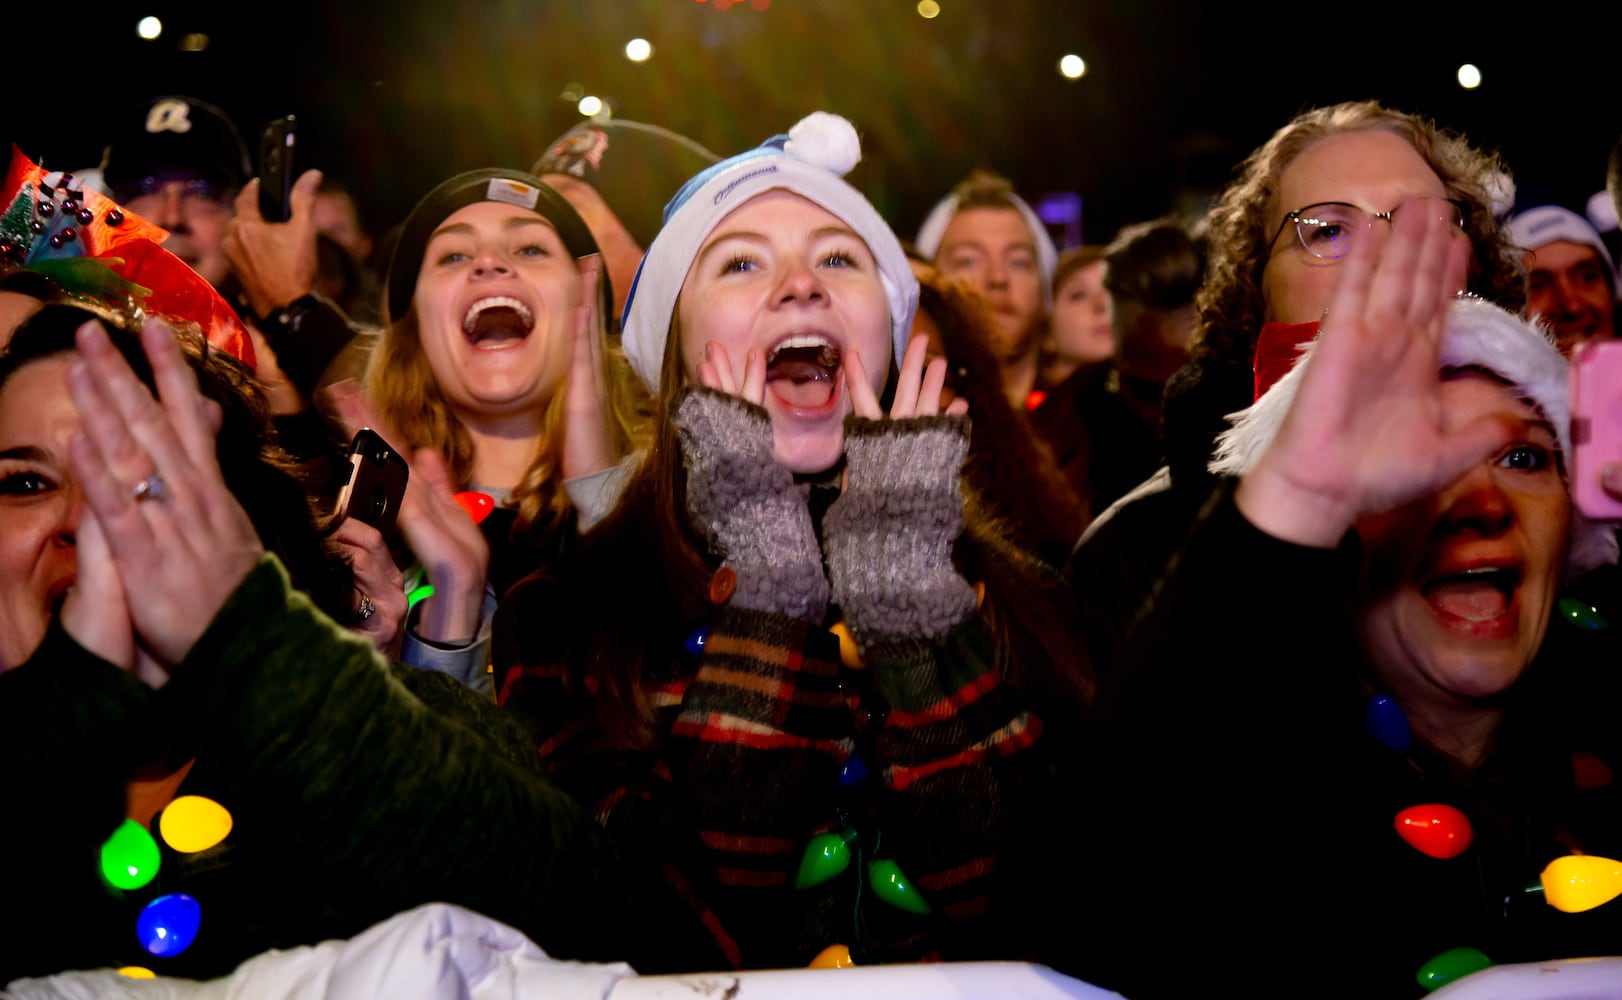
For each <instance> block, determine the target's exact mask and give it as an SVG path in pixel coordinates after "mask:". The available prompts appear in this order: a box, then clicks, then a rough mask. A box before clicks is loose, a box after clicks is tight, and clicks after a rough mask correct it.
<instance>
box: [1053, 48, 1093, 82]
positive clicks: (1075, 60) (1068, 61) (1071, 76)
mask: <svg viewBox="0 0 1622 1000" xmlns="http://www.w3.org/2000/svg"><path fill="white" fill-rule="evenodd" d="M1059 72H1060V73H1063V74H1064V76H1065V78H1066V79H1068V80H1079V79H1081V76H1082V74H1084V73H1086V72H1087V63H1086V62H1085V61H1084V60H1083V59H1082V58H1081V56H1078V55H1075V54H1071V55H1067V56H1065V57H1064V58H1062V59H1060V60H1059Z"/></svg>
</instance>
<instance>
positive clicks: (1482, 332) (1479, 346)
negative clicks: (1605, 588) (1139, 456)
mask: <svg viewBox="0 0 1622 1000" xmlns="http://www.w3.org/2000/svg"><path fill="white" fill-rule="evenodd" d="M1316 343H1317V341H1316V340H1314V341H1311V342H1309V343H1307V344H1304V345H1302V348H1301V360H1300V361H1298V362H1296V365H1295V367H1294V368H1291V369H1290V371H1289V373H1288V374H1286V375H1285V376H1284V377H1283V378H1281V379H1279V380H1278V381H1277V382H1275V383H1273V386H1272V388H1270V389H1268V390H1267V392H1266V393H1264V394H1263V395H1262V398H1260V399H1258V400H1256V402H1255V403H1254V404H1252V405H1251V406H1249V407H1246V408H1245V409H1243V410H1240V411H1239V412H1237V413H1231V414H1229V415H1228V421H1229V423H1231V424H1232V425H1233V426H1232V427H1230V428H1229V429H1228V430H1226V431H1223V432H1222V435H1221V436H1220V437H1218V438H1217V449H1216V455H1215V457H1214V458H1212V460H1211V464H1210V469H1211V471H1212V472H1214V473H1216V474H1218V475H1222V476H1242V475H1244V474H1245V473H1246V472H1248V471H1249V470H1250V469H1251V468H1253V467H1254V466H1255V464H1256V461H1257V459H1259V458H1261V455H1262V452H1264V451H1266V450H1267V446H1268V444H1270V443H1271V442H1272V440H1273V435H1274V434H1276V433H1277V432H1278V428H1279V426H1280V425H1281V424H1282V423H1283V422H1284V415H1285V414H1286V413H1288V412H1289V409H1290V404H1291V402H1293V401H1294V400H1295V393H1296V389H1297V388H1298V387H1299V386H1300V384H1301V378H1302V372H1304V371H1305V370H1306V367H1307V365H1308V363H1309V362H1310V361H1311V360H1312V348H1313V345H1314V344H1316ZM1441 362H1442V367H1443V368H1461V367H1466V366H1474V367H1478V368H1484V369H1486V370H1487V371H1490V372H1492V373H1493V374H1495V375H1497V376H1498V377H1499V378H1502V379H1503V380H1504V381H1506V382H1508V383H1509V384H1510V385H1512V386H1514V387H1515V390H1516V392H1518V393H1519V394H1520V395H1521V396H1523V397H1525V398H1526V399H1529V400H1531V402H1532V404H1533V405H1534V406H1535V407H1536V408H1537V411H1538V412H1539V413H1540V414H1541V415H1542V416H1543V418H1544V419H1545V420H1547V421H1548V422H1549V423H1550V424H1551V425H1553V427H1554V430H1555V434H1556V435H1557V436H1558V437H1559V439H1560V450H1561V451H1562V452H1563V453H1564V454H1565V455H1566V460H1567V462H1568V463H1569V462H1570V460H1571V405H1570V382H1569V378H1570V376H1569V366H1568V364H1567V362H1566V358H1565V355H1563V354H1561V353H1560V350H1559V348H1557V347H1555V346H1554V344H1553V343H1552V342H1551V341H1550V340H1549V338H1548V337H1547V336H1546V335H1545V334H1544V333H1543V332H1541V331H1540V330H1538V329H1537V328H1536V327H1534V326H1532V325H1531V324H1529V323H1527V322H1526V321H1525V320H1522V319H1520V318H1518V317H1516V316H1514V315H1512V314H1511V313H1509V312H1506V311H1505V310H1503V309H1501V308H1499V307H1498V306H1495V305H1493V304H1492V303H1490V302H1488V301H1486V300H1485V299H1481V298H1477V297H1475V296H1464V297H1461V298H1459V299H1458V300H1457V301H1455V302H1454V303H1453V305H1452V306H1451V307H1450V308H1449V310H1448V315H1447V326H1446V328H1445V329H1444V331H1443V335H1442V357H1441ZM1616 561H1617V542H1616V531H1615V529H1614V527H1613V526H1612V525H1609V524H1604V523H1601V522H1598V521H1591V520H1589V519H1588V518H1586V517H1584V516H1583V515H1582V512H1581V511H1579V510H1577V509H1576V507H1575V506H1574V507H1573V508H1572V523H1571V552H1570V559H1569V561H1568V565H1567V573H1568V574H1577V573H1582V572H1585V571H1587V570H1590V569H1593V568H1594V567H1596V566H1600V565H1603V564H1605V563H1614V562H1616Z"/></svg>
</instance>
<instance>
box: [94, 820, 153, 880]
mask: <svg viewBox="0 0 1622 1000" xmlns="http://www.w3.org/2000/svg"><path fill="white" fill-rule="evenodd" d="M157 874H158V843H157V841H155V840H153V839H152V834H150V833H147V832H146V827H144V826H142V825H141V824H139V823H137V822H135V821H134V820H133V819H127V820H125V821H124V822H122V823H120V824H119V825H118V829H116V830H114V831H113V835H112V836H111V837H108V838H107V840H106V842H105V843H103V844H102V845H101V876H102V878H104V879H106V880H107V881H108V882H109V883H110V884H111V885H113V886H116V887H117V888H119V889H139V888H140V887H141V886H143V885H146V884H147V883H148V882H150V881H152V879H153V878H154V877H156V876H157Z"/></svg>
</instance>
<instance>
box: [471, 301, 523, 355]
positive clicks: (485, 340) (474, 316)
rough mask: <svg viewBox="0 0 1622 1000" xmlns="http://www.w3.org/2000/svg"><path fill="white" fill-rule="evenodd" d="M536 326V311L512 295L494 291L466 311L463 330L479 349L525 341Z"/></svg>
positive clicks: (498, 348) (497, 347)
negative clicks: (495, 293)
mask: <svg viewBox="0 0 1622 1000" xmlns="http://www.w3.org/2000/svg"><path fill="white" fill-rule="evenodd" d="M534 329H535V313H534V312H532V311H531V310H530V308H529V307H528V306H526V305H524V304H523V303H522V302H520V301H518V300H517V299H515V298H513V297H511V296H509V295H491V296H488V297H486V298H482V299H480V300H478V301H477V302H475V303H473V304H472V305H471V306H469V307H468V310H467V312H466V313H464V314H463V315H462V334H463V336H465V337H467V341H468V343H469V344H471V345H472V346H473V347H475V348H477V349H479V350H500V349H502V348H505V347H511V346H514V345H516V344H519V343H522V342H523V340H524V338H525V337H528V336H529V335H530V331H532V330H534Z"/></svg>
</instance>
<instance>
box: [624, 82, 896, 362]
mask: <svg viewBox="0 0 1622 1000" xmlns="http://www.w3.org/2000/svg"><path fill="white" fill-rule="evenodd" d="M861 158H862V148H861V142H860V140H859V139H858V137H857V134H856V128H855V126H853V125H852V124H851V123H850V122H849V121H847V120H845V119H844V118H841V117H840V116H838V115H834V114H829V113H828V112H825V111H816V112H813V113H811V114H809V115H807V116H806V117H804V118H802V119H801V120H800V121H799V122H798V123H797V124H796V125H795V126H794V127H793V128H792V129H790V130H789V132H788V134H787V135H778V136H773V137H772V138H771V139H768V140H767V141H766V142H764V143H762V144H761V145H760V146H757V147H756V148H754V149H751V150H749V151H747V152H744V153H739V154H738V155H737V156H733V157H731V158H729V159H726V160H722V161H721V162H720V163H717V164H715V165H714V166H712V167H710V168H708V169H706V170H704V171H702V172H700V173H699V174H697V175H696V176H694V177H693V178H692V179H691V180H689V181H688V182H687V183H686V184H684V185H682V188H681V190H680V191H678V192H676V196H675V197H674V198H672V199H671V200H670V204H669V205H666V206H665V224H664V228H662V229H660V230H659V235H658V236H657V237H655V238H654V240H653V242H652V244H650V245H649V247H648V252H647V253H646V254H645V255H644V256H643V258H642V264H641V265H640V266H639V267H638V268H637V272H636V279H635V280H634V281H633V282H632V283H631V293H630V295H629V296H627V297H626V300H625V316H624V320H623V321H622V323H621V333H620V342H621V344H622V345H623V346H624V349H625V357H626V360H627V361H629V362H630V364H631V370H632V371H634V372H636V374H637V376H638V377H639V378H641V379H642V382H643V384H644V385H646V386H647V387H648V389H649V390H650V391H653V392H658V391H659V372H660V369H661V367H662V366H663V364H664V356H665V350H666V342H667V341H668V340H669V338H670V322H671V316H672V314H673V313H674V312H675V308H676V298H677V296H678V295H680V294H681V287H682V285H683V284H684V283H685V282H686V280H687V272H688V271H689V270H690V269H691V268H692V265H693V261H694V260H696V259H697V258H698V252H699V250H700V249H701V248H702V247H703V245H704V241H705V240H706V239H708V238H709V235H710V233H712V232H713V231H714V230H715V227H716V226H718V225H720V223H721V220H722V219H724V218H726V217H727V216H728V215H729V214H731V213H732V212H733V211H734V210H735V209H737V208H738V207H739V206H741V205H743V204H744V203H745V202H747V201H748V200H749V199H751V198H753V197H754V196H756V195H758V194H763V193H765V192H767V191H773V190H782V191H791V192H793V193H794V194H797V195H799V196H800V197H802V198H804V199H806V200H807V201H810V202H812V203H813V204H816V205H818V206H821V207H822V208H823V209H825V210H826V211H828V212H829V213H831V214H833V215H834V216H836V217H838V218H839V219H840V220H841V221H842V222H844V223H845V225H847V226H849V227H850V228H851V230H852V231H854V232H855V233H856V235H857V236H859V237H861V239H862V241H863V242H864V243H866V244H867V247H868V249H869V250H871V251H872V253H873V258H874V260H875V261H876V262H877V263H878V269H879V282H880V284H882V285H883V286H884V295H885V298H886V300H887V301H888V304H889V312H890V338H891V346H892V348H893V350H894V352H895V356H896V357H898V358H899V357H900V356H901V354H902V353H903V352H904V351H905V350H906V346H907V340H908V339H909V338H910V337H911V335H912V317H913V313H914V312H915V311H916V310H917V308H918V279H916V278H914V277H913V274H912V265H911V264H910V262H909V261H908V260H907V255H906V252H905V251H904V250H902V248H901V241H900V240H899V239H897V238H896V235H895V232H894V230H892V229H891V228H890V225H889V223H887V222H885V221H884V219H883V217H881V216H880V215H879V213H878V210H877V209H875V208H874V207H873V205H872V203H871V202H869V201H868V200H867V198H866V197H864V196H863V195H862V193H861V192H859V191H857V190H856V189H855V188H853V187H851V186H850V184H848V183H846V182H845V181H844V180H843V179H842V177H843V176H844V174H845V173H847V172H848V171H849V170H850V169H851V168H852V167H854V166H855V165H856V164H857V163H858V162H860V161H861Z"/></svg>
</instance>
